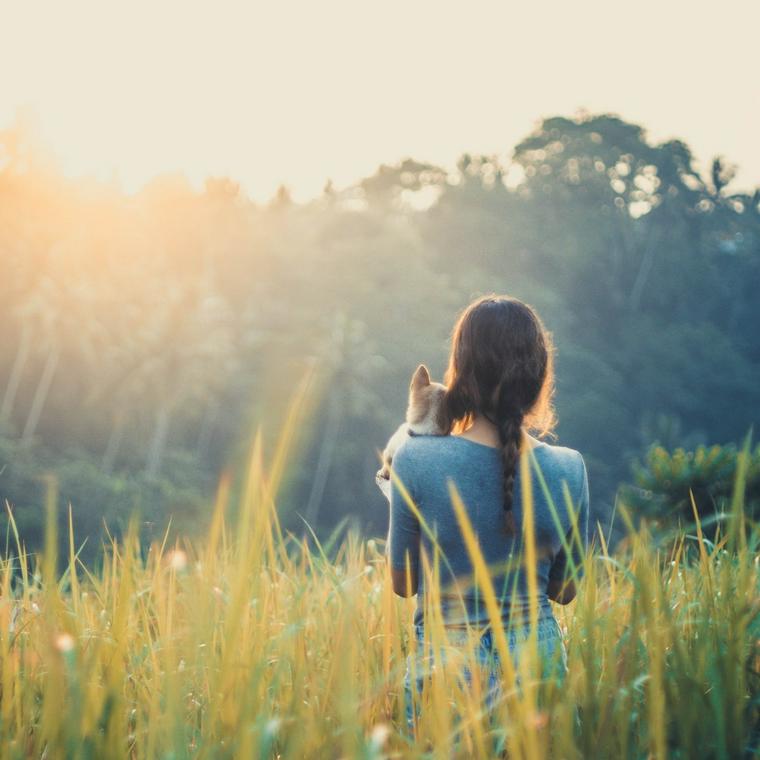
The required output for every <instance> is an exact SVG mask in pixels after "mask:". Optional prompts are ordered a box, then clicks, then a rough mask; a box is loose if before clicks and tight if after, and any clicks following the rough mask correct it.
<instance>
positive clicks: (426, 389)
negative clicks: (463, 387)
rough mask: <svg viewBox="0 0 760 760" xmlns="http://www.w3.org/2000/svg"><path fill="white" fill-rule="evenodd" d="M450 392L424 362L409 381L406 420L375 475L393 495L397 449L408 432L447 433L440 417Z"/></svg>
mask: <svg viewBox="0 0 760 760" xmlns="http://www.w3.org/2000/svg"><path fill="white" fill-rule="evenodd" d="M445 393H446V386H445V385H442V384H441V383H434V382H433V381H432V380H431V379H430V372H429V371H428V368H427V367H426V366H425V365H424V364H420V365H419V367H417V369H416V370H415V371H414V375H412V382H411V383H410V384H409V405H408V406H407V408H406V420H405V421H404V422H402V423H401V424H400V425H399V427H398V429H397V430H396V432H395V433H394V434H393V435H392V436H391V437H390V439H389V441H388V443H387V444H386V446H385V449H384V450H383V455H382V456H383V466H382V467H381V468H380V469H379V470H378V471H377V473H376V475H375V482H376V483H377V485H378V486H379V487H380V490H381V491H382V492H383V493H384V494H385V495H386V497H388V499H390V478H391V472H390V466H391V463H392V462H393V455H394V453H395V452H396V449H398V447H399V446H400V445H401V444H402V443H403V442H404V440H405V439H406V437H407V436H408V435H444V432H443V428H442V425H441V419H440V410H441V402H442V401H443V396H444V394H445Z"/></svg>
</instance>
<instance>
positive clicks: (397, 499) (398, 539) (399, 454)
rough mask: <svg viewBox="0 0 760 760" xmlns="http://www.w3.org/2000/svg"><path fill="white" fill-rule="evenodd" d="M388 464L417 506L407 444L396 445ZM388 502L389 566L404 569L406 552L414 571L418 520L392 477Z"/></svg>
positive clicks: (416, 567) (418, 536) (418, 549)
mask: <svg viewBox="0 0 760 760" xmlns="http://www.w3.org/2000/svg"><path fill="white" fill-rule="evenodd" d="M391 467H392V469H393V471H394V472H395V473H396V475H398V477H399V480H400V481H401V483H402V484H403V486H404V488H405V489H406V491H407V493H408V494H409V496H410V497H411V498H412V501H413V502H414V504H415V506H416V505H417V498H416V495H415V490H414V467H413V457H412V456H411V455H410V452H409V450H408V448H407V447H406V446H404V445H402V446H400V447H399V448H398V450H397V451H396V453H395V455H394V457H393V464H392V465H391ZM390 501H391V503H390V521H389V526H388V544H389V546H390V551H389V556H390V563H391V567H392V568H393V569H394V570H405V569H406V557H407V555H408V556H409V565H410V567H411V569H412V570H417V569H418V566H419V554H420V523H419V520H418V519H417V517H416V515H415V514H414V512H413V511H412V509H411V508H410V506H409V504H408V503H407V501H406V499H405V498H404V495H403V493H402V492H401V489H400V488H399V485H398V484H397V483H396V482H395V480H394V478H393V477H391V500H390Z"/></svg>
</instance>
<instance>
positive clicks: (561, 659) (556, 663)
mask: <svg viewBox="0 0 760 760" xmlns="http://www.w3.org/2000/svg"><path fill="white" fill-rule="evenodd" d="M414 632H415V639H416V646H415V649H416V658H417V659H416V662H415V663H414V665H415V669H416V673H415V677H414V680H415V682H416V684H415V685H416V687H417V695H414V694H413V692H412V672H413V671H412V655H411V654H410V655H408V656H407V658H406V674H405V675H404V695H405V697H406V700H405V701H406V723H407V727H408V728H409V731H410V732H413V731H414V724H415V716H416V717H419V714H420V709H419V695H420V694H422V689H423V687H424V684H425V677H426V676H429V674H430V672H431V670H432V669H434V667H435V665H434V663H433V650H432V647H430V648H429V653H428V656H427V658H426V657H425V647H424V629H423V627H422V625H415V627H414ZM447 634H448V636H447V638H448V640H449V644H450V645H451V646H450V648H449V651H451V648H454V649H456V648H457V645H462V644H465V643H466V642H467V632H466V631H457V630H453V629H451V630H449V631H447ZM505 634H506V637H507V644H508V646H509V651H510V653H511V655H512V662H513V663H514V665H515V668H517V666H518V663H519V653H520V646H521V644H522V643H523V642H524V641H525V640H526V639H527V638H528V636H529V634H530V628H529V626H527V625H526V626H524V627H521V628H517V629H513V630H507V631H505ZM536 639H537V645H538V655H539V658H540V659H541V663H542V667H543V677H544V678H552V677H553V678H555V679H556V680H557V681H559V682H560V683H561V682H562V681H563V680H564V678H565V675H566V674H567V650H566V648H565V642H564V639H563V637H562V631H561V630H560V627H559V624H558V623H557V620H556V618H555V617H554V616H553V615H552V616H542V617H540V618H539V619H538V626H537V631H536ZM475 654H476V657H477V662H478V664H479V665H480V666H482V667H484V668H485V672H486V673H487V674H488V685H487V687H486V688H487V692H486V706H487V708H488V709H489V711H490V709H491V708H492V707H493V704H494V702H497V703H498V701H499V699H500V698H501V683H502V673H501V663H500V661H499V654H498V652H497V651H496V647H495V644H494V641H493V636H492V634H491V631H490V630H488V631H486V632H485V633H484V634H483V636H482V637H481V639H480V642H479V645H478V647H477V649H476V650H475ZM440 655H441V662H446V659H447V652H446V647H442V648H441V650H440ZM462 675H463V677H464V679H465V682H466V683H467V684H468V685H469V684H471V683H472V673H471V672H470V669H469V668H468V667H467V666H466V665H463V668H462ZM519 683H520V678H519V675H518V676H517V684H518V685H519ZM415 697H416V698H415Z"/></svg>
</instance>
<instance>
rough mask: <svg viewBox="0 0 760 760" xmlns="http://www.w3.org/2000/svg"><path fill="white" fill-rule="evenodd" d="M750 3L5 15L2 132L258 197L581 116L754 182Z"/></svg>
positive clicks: (96, 6)
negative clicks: (606, 117) (596, 116)
mask: <svg viewBox="0 0 760 760" xmlns="http://www.w3.org/2000/svg"><path fill="white" fill-rule="evenodd" d="M759 29H760V2H757V0H722V1H721V2H720V3H717V4H716V3H708V2H706V1H705V0H703V1H702V2H699V1H698V0H696V1H695V0H689V1H688V2H683V1H682V0H658V1H655V0H638V2H636V3H624V2H621V1H620V0H575V2H572V3H568V2H559V1H554V2H553V1H551V0H550V1H549V2H545V3H541V4H538V3H535V2H511V1H510V0H502V1H501V2H486V1H485V0H467V2H463V1H462V2H451V1H449V0H437V2H428V0H401V1H399V0H374V1H373V2H367V1H365V0H349V1H347V2H344V1H343V0H319V1H315V0H300V2H293V0H266V1H263V0H262V1H260V2H256V1H255V0H248V2H229V0H213V2H211V1H210V0H207V1H205V2H194V1H193V0H183V2H174V1H171V2H170V1H169V0H124V1H123V2H118V3H116V2H110V1H109V0H97V2H89V1H88V2H85V1H83V0H66V2H56V1H55V0H49V1H48V2H39V0H23V2H19V0H0V129H2V128H5V127H8V126H11V125H12V124H13V123H14V120H16V119H17V118H19V116H20V117H21V118H24V119H27V120H28V119H31V121H32V123H33V124H35V125H36V127H35V128H36V131H37V132H38V135H39V139H40V140H41V141H42V142H43V144H44V145H45V146H46V147H47V148H48V149H49V150H50V151H51V152H52V154H53V155H54V156H55V157H56V158H57V160H58V162H59V164H60V166H61V167H62V169H63V170H64V171H65V172H66V173H67V174H68V175H70V176H73V177H74V176H95V177H97V178H100V179H105V180H111V181H117V182H118V183H119V184H120V185H121V186H122V187H123V188H124V189H125V190H126V191H127V192H135V191H137V190H138V189H139V188H140V187H141V186H142V185H143V184H145V183H146V182H148V181H149V180H150V179H151V178H152V177H154V176H156V175H158V174H160V173H164V172H174V171H182V172H184V173H185V174H186V175H187V176H188V178H189V179H190V181H191V182H192V183H193V184H194V185H196V186H201V185H202V182H203V180H204V179H205V177H207V176H229V177H231V178H233V179H235V180H237V181H238V182H240V184H241V185H242V186H243V188H244V189H245V190H246V191H247V193H248V194H249V195H250V196H251V197H252V198H255V199H261V200H264V199H266V198H268V197H271V195H272V194H273V193H274V192H275V189H276V188H277V186H278V185H279V184H281V183H282V184H285V185H286V186H287V187H288V188H289V189H290V190H291V193H292V195H293V197H294V198H295V199H296V200H307V199H308V198H310V197H313V196H314V195H317V194H319V193H320V192H321V190H322V188H323V186H324V184H325V182H326V181H327V179H328V178H330V179H331V180H332V181H333V183H334V185H335V186H336V187H338V188H341V187H345V186H347V185H349V184H351V183H353V182H355V181H357V180H358V179H360V178H361V177H363V176H367V175H369V174H371V173H373V172H374V171H375V169H376V168H377V167H378V165H379V164H381V163H387V164H390V163H395V162H397V161H399V160H401V159H403V158H405V157H409V156H410V157H413V158H415V159H417V160H420V161H429V162H431V163H435V164H438V165H440V166H443V167H444V168H453V167H454V165H455V164H456V160H457V158H458V157H459V156H460V155H461V154H462V153H464V152H470V153H489V154H491V153H496V154H499V155H501V156H502V157H503V158H504V159H505V160H508V157H509V154H510V151H511V149H512V147H513V146H514V145H515V144H516V143H517V142H518V141H519V140H520V139H521V138H523V137H524V136H525V135H527V134H528V133H529V132H530V131H531V130H532V129H533V128H534V127H535V125H536V124H537V123H538V122H539V121H540V119H541V118H542V117H546V116H553V115H564V116H573V115H574V114H576V113H578V111H579V109H585V110H586V111H589V112H591V113H599V112H611V113H615V114H618V115H619V116H621V117H622V118H624V119H626V120H628V121H633V122H635V123H638V124H640V125H642V126H644V127H645V128H646V129H647V132H648V134H649V136H650V138H651V139H652V140H655V141H661V140H665V139H669V138H672V137H678V138H680V139H683V140H685V141H686V142H687V143H688V144H689V145H690V146H691V148H692V150H693V151H694V153H695V155H696V157H697V159H698V160H699V162H700V165H701V166H703V167H704V166H706V165H707V164H708V162H709V161H710V160H711V159H712V157H713V156H715V155H716V154H720V155H723V156H724V157H725V158H726V159H727V160H728V161H729V162H731V163H734V164H737V165H738V167H739V170H738V173H737V177H736V186H737V188H738V189H750V188H753V187H755V186H756V185H760V148H759V147H758V139H760V105H758V104H760V97H758V95H760V92H759V90H760V79H759V78H758V74H757V70H758V69H757V52H756V51H757V49H758V47H757V34H758V30H759Z"/></svg>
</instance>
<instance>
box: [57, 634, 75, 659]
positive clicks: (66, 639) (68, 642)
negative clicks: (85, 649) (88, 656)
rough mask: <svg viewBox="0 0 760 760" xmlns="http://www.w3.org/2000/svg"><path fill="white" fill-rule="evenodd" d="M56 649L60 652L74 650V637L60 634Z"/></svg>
mask: <svg viewBox="0 0 760 760" xmlns="http://www.w3.org/2000/svg"><path fill="white" fill-rule="evenodd" d="M55 648H56V649H57V650H58V651H59V652H63V653H64V654H65V653H66V652H70V651H71V650H72V649H73V648H74V637H73V636H72V635H71V634H70V633H59V634H58V635H57V636H56V637H55Z"/></svg>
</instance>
